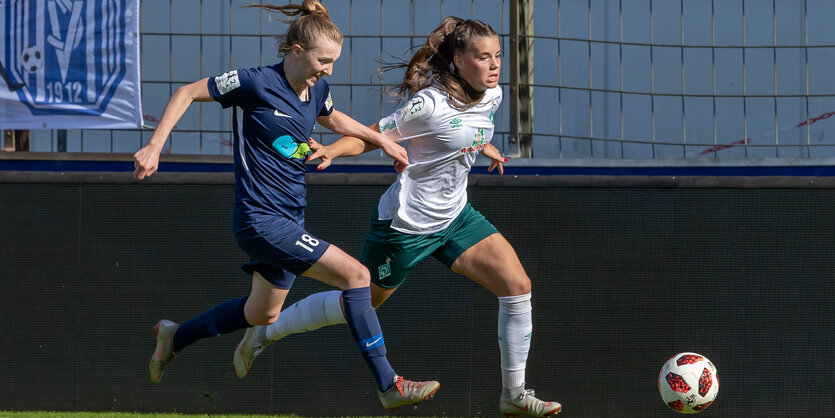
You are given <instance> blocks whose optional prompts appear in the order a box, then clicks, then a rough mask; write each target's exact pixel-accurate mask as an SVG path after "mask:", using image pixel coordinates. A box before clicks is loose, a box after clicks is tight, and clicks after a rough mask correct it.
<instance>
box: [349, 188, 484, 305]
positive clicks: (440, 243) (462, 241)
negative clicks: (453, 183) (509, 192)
mask: <svg viewBox="0 0 835 418" xmlns="http://www.w3.org/2000/svg"><path fill="white" fill-rule="evenodd" d="M378 217H379V215H378V214H377V208H376V207H375V208H374V213H372V214H371V226H370V228H369V231H368V235H366V236H365V244H364V245H363V246H362V255H361V256H360V261H361V262H362V263H363V264H365V267H367V268H368V270H369V271H370V272H371V281H372V282H373V283H374V284H376V285H379V286H381V287H385V288H388V289H392V288H396V287H399V286H400V285H401V284H403V282H404V281H405V280H406V276H408V275H409V272H410V271H411V270H412V268H413V267H414V266H416V265H417V264H418V263H420V262H421V261H422V260H423V259H424V258H426V257H428V256H430V255H431V256H433V257H435V258H436V259H438V260H439V261H440V262H442V263H444V264H446V265H447V267H452V263H454V262H455V260H456V259H458V256H460V255H461V254H462V253H463V252H464V251H467V249H468V248H470V247H472V246H473V245H475V244H476V243H478V242H479V241H481V240H483V239H484V238H487V237H488V236H490V235H493V234H496V233H498V232H499V231H498V230H496V227H494V226H493V225H492V224H491V223H490V222H488V221H487V219H485V218H484V215H482V214H480V213H478V211H477V210H475V209H473V207H472V206H470V204H469V203H467V206H465V207H464V210H462V211H461V214H460V215H458V217H457V218H455V220H454V221H452V223H451V224H450V225H449V226H448V227H447V228H446V229H444V230H443V231H438V232H435V233H434V234H429V235H412V234H404V233H402V232H400V231H396V230H394V229H392V228H391V220H390V219H389V220H380V219H378Z"/></svg>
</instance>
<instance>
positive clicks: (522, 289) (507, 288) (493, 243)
mask: <svg viewBox="0 0 835 418" xmlns="http://www.w3.org/2000/svg"><path fill="white" fill-rule="evenodd" d="M452 271H454V272H456V273H460V274H463V275H465V276H467V277H468V278H470V280H473V281H474V282H476V283H478V284H480V285H481V286H483V287H484V288H485V289H487V290H489V291H490V292H492V293H493V294H494V295H496V296H517V295H524V294H526V293H529V292H530V291H531V280H530V278H528V274H527V273H525V268H524V267H522V263H521V262H520V261H519V257H518V256H517V255H516V251H515V250H514V249H513V246H511V245H510V243H509V242H507V240H506V239H505V238H504V237H503V236H502V234H493V235H490V236H489V237H487V238H485V239H483V240H481V241H479V242H478V243H477V244H476V245H473V246H472V247H470V248H468V249H467V251H464V252H463V253H462V254H461V255H460V256H458V258H457V259H456V260H455V262H454V263H452Z"/></svg>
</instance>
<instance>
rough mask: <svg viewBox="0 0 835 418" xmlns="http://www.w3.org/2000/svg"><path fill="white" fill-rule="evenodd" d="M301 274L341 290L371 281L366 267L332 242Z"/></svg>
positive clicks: (365, 284)
mask: <svg viewBox="0 0 835 418" xmlns="http://www.w3.org/2000/svg"><path fill="white" fill-rule="evenodd" d="M302 276H307V277H312V278H314V279H316V280H319V281H320V282H322V283H325V284H329V285H331V286H335V287H338V288H340V289H342V290H346V289H354V288H358V287H367V286H368V285H369V284H370V283H371V274H369V273H368V269H367V268H365V266H363V265H362V263H360V262H359V261H358V260H357V259H356V258H354V257H351V256H350V255H348V254H347V253H346V252H345V251H342V250H341V249H340V248H339V247H337V246H336V245H333V244H331V245H330V246H329V247H328V249H327V250H325V254H323V255H322V257H321V258H320V259H319V261H317V262H316V264H314V265H313V266H311V267H310V268H309V269H308V270H307V271H305V272H304V273H302Z"/></svg>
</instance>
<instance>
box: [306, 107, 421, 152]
mask: <svg viewBox="0 0 835 418" xmlns="http://www.w3.org/2000/svg"><path fill="white" fill-rule="evenodd" d="M316 121H317V122H319V123H320V124H322V126H324V127H326V128H328V129H330V130H331V131H334V132H336V133H339V134H342V135H345V136H353V137H356V138H360V139H362V140H363V141H366V142H369V143H371V144H373V145H376V146H377V147H379V148H380V149H382V150H383V152H385V153H386V155H388V156H389V157H391V158H393V159H394V160H395V161H399V162H400V163H401V164H405V165H409V157H408V156H407V155H406V149H405V148H403V147H401V146H400V145H398V144H397V143H396V142H394V141H392V140H391V139H389V138H386V137H385V136H383V134H381V133H380V130H379V129H377V130H373V129H371V128H369V127H367V126H365V125H363V124H361V123H359V122H357V121H356V120H354V119H353V118H351V117H350V116H348V115H346V114H344V113H342V112H340V111H338V110H336V109H334V111H333V112H332V113H331V114H330V115H328V116H320V117H319V118H318V119H316Z"/></svg>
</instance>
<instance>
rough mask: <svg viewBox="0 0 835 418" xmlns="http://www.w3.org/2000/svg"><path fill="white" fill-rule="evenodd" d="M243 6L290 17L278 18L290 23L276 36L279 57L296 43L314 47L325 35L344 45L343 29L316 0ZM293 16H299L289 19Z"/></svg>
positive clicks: (305, 46)
mask: <svg viewBox="0 0 835 418" xmlns="http://www.w3.org/2000/svg"><path fill="white" fill-rule="evenodd" d="M243 7H249V8H256V9H263V10H266V11H267V12H279V13H281V14H283V15H284V16H287V17H288V19H281V18H279V19H278V20H280V21H282V22H284V23H288V24H290V28H289V29H287V33H285V34H284V35H282V36H279V37H276V39H277V40H278V56H279V57H283V56H285V55H287V53H288V52H290V49H291V48H292V47H293V45H294V44H299V45H301V47H302V48H305V49H308V48H312V47H314V46H315V45H316V41H317V40H318V39H321V38H323V37H324V38H327V39H331V40H333V41H334V42H336V43H338V44H340V45H342V31H341V30H339V28H338V27H337V26H336V24H334V23H333V22H331V19H330V14H329V13H328V8H327V7H325V6H324V5H323V4H322V3H319V2H318V1H316V0H304V1H303V2H302V4H288V5H285V6H274V5H272V4H255V3H250V4H247V5H244V6H243ZM293 16H298V17H297V18H296V19H289V18H290V17H293Z"/></svg>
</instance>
